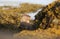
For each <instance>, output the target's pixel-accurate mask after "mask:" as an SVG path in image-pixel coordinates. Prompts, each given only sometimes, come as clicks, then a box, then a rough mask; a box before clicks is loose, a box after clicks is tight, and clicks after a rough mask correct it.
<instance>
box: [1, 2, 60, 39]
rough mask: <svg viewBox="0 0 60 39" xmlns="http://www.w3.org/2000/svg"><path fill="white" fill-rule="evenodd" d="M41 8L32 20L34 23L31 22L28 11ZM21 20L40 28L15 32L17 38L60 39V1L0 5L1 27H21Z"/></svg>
mask: <svg viewBox="0 0 60 39" xmlns="http://www.w3.org/2000/svg"><path fill="white" fill-rule="evenodd" d="M40 8H42V10H41V11H39V12H38V14H36V15H35V20H32V22H33V23H31V22H30V21H31V20H30V16H28V15H26V13H29V12H35V11H37V10H38V9H40ZM24 19H25V20H24ZM21 21H22V22H27V23H31V24H33V25H34V26H33V28H36V27H37V26H38V27H37V28H38V29H36V30H32V31H30V30H23V31H21V32H19V33H17V34H15V35H14V37H15V38H16V37H18V38H21V39H60V1H55V2H53V3H51V4H49V5H47V6H43V5H38V4H28V3H25V4H21V5H20V6H19V7H11V6H1V7H0V29H1V28H3V27H4V28H8V29H13V28H14V29H15V28H19V27H20V25H21ZM21 27H25V26H21ZM26 28H27V26H26ZM31 28H32V27H31ZM41 28H42V29H41Z"/></svg>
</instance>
